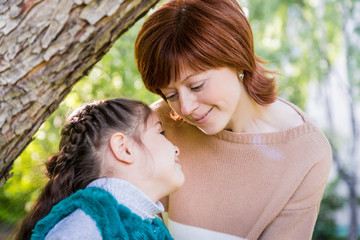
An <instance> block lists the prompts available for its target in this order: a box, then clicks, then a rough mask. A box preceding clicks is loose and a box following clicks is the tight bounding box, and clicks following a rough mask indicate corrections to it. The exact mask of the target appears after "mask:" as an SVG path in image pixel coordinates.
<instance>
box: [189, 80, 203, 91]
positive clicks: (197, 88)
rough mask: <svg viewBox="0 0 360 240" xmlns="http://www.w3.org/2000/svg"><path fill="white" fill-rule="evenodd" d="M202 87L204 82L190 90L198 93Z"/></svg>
mask: <svg viewBox="0 0 360 240" xmlns="http://www.w3.org/2000/svg"><path fill="white" fill-rule="evenodd" d="M204 85H205V82H202V83H201V84H199V85H197V86H195V87H192V88H191V90H193V91H199V90H201V89H202V88H203V87H204Z"/></svg>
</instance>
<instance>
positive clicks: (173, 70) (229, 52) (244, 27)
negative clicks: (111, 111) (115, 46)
mask: <svg viewBox="0 0 360 240" xmlns="http://www.w3.org/2000/svg"><path fill="white" fill-rule="evenodd" d="M135 57H136V63H137V67H138V69H139V71H140V74H141V76H142V79H143V81H144V84H145V87H146V88H147V89H148V90H149V91H151V92H153V93H156V94H158V95H160V96H162V97H163V98H165V96H164V95H163V94H162V92H161V91H160V89H161V88H165V87H167V86H168V85H169V83H170V81H171V79H175V80H178V77H179V74H180V71H181V68H183V67H189V68H191V69H192V70H194V71H204V70H207V69H210V68H220V67H229V68H232V69H234V70H235V71H237V72H241V71H243V72H244V74H245V76H244V80H243V81H244V85H245V87H246V89H247V91H248V92H249V94H250V95H251V97H252V98H253V99H254V100H255V101H256V102H257V103H258V104H260V105H266V104H270V103H272V102H274V101H275V99H276V95H277V92H276V81H275V79H274V77H273V76H272V74H273V73H274V72H272V71H268V70H266V69H265V68H263V66H262V64H263V63H264V61H263V60H261V59H260V58H259V57H258V56H256V55H255V52H254V42H253V35H252V31H251V27H250V24H249V22H248V20H247V19H246V17H245V14H244V12H243V10H242V9H241V7H240V6H239V4H238V3H237V2H236V0H172V1H170V2H167V3H165V4H164V5H162V6H161V7H160V8H159V9H158V10H156V11H155V12H154V13H153V14H152V15H150V16H149V18H148V19H147V20H146V21H145V22H144V24H143V26H142V28H141V29H140V32H139V34H138V36H137V39H136V42H135Z"/></svg>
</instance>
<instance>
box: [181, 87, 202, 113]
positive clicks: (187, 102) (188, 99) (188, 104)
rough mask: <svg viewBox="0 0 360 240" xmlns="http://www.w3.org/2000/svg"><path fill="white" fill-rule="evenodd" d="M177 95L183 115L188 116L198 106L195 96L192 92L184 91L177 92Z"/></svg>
mask: <svg viewBox="0 0 360 240" xmlns="http://www.w3.org/2000/svg"><path fill="white" fill-rule="evenodd" d="M179 97H180V105H181V113H182V114H183V115H184V116H188V115H190V114H192V113H193V112H194V111H195V110H196V109H197V108H198V107H199V104H198V102H197V101H196V96H195V95H194V94H192V93H187V92H184V93H182V94H179Z"/></svg>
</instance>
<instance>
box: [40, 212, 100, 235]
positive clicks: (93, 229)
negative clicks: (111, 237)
mask: <svg viewBox="0 0 360 240" xmlns="http://www.w3.org/2000/svg"><path fill="white" fill-rule="evenodd" d="M72 239H92V240H101V239H102V237H101V233H100V231H99V229H98V228H97V226H96V222H95V221H94V220H93V219H92V218H91V217H90V216H89V215H86V213H85V212H84V211H82V210H80V209H78V210H76V211H75V212H73V213H71V214H70V215H69V216H67V217H66V218H64V219H63V220H61V221H60V222H59V223H57V224H56V225H55V227H54V228H52V229H51V230H50V232H49V233H48V234H47V235H46V238H45V240H72Z"/></svg>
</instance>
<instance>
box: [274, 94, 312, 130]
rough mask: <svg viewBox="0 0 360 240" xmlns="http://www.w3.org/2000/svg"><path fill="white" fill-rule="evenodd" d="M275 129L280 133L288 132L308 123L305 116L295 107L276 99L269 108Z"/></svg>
mask: <svg viewBox="0 0 360 240" xmlns="http://www.w3.org/2000/svg"><path fill="white" fill-rule="evenodd" d="M271 108H272V112H273V115H274V116H275V118H276V120H275V121H274V122H276V124H277V128H278V129H279V130H280V131H284V130H289V129H293V128H296V127H298V126H301V125H303V124H304V123H308V122H309V119H308V117H307V115H306V114H305V113H304V112H303V111H302V110H301V109H300V108H299V107H297V106H296V105H294V104H292V103H290V102H288V101H285V100H283V99H281V98H278V99H277V100H276V101H275V102H274V103H273V104H272V106H271Z"/></svg>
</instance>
